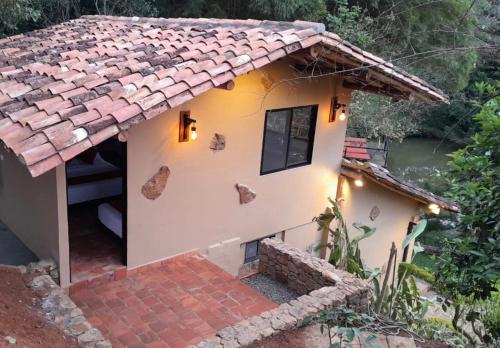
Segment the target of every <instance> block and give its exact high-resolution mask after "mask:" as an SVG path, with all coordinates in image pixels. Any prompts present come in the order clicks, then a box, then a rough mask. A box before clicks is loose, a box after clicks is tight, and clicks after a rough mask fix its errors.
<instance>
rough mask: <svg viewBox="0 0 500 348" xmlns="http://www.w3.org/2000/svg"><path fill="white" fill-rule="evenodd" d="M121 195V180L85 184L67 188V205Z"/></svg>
mask: <svg viewBox="0 0 500 348" xmlns="http://www.w3.org/2000/svg"><path fill="white" fill-rule="evenodd" d="M121 194H122V178H121V177H118V178H111V179H106V180H99V181H91V182H85V183H82V184H77V185H70V186H68V204H69V205H72V204H77V203H82V202H88V201H93V200H96V199H101V198H106V197H114V196H119V195H121Z"/></svg>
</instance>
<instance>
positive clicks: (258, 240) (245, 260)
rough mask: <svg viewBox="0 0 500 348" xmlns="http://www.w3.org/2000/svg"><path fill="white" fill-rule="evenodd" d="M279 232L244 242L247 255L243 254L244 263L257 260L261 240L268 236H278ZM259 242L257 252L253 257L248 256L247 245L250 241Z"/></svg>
mask: <svg viewBox="0 0 500 348" xmlns="http://www.w3.org/2000/svg"><path fill="white" fill-rule="evenodd" d="M276 235H277V234H271V235H269V236H265V237H262V238H259V239H254V240H249V241H248V242H246V243H244V244H245V255H243V264H247V263H251V262H254V261H255V260H258V259H259V249H260V242H261V241H263V240H264V239H266V238H276ZM255 242H257V254H256V255H255V256H252V257H248V258H247V245H248V244H250V243H255Z"/></svg>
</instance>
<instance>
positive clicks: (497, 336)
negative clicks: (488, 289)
mask: <svg viewBox="0 0 500 348" xmlns="http://www.w3.org/2000/svg"><path fill="white" fill-rule="evenodd" d="M479 321H480V322H481V323H482V324H483V327H484V330H485V333H486V334H487V335H489V336H490V337H491V339H492V340H494V341H496V342H497V343H500V298H498V297H491V298H489V299H487V300H484V301H482V302H481V303H480V305H479Z"/></svg>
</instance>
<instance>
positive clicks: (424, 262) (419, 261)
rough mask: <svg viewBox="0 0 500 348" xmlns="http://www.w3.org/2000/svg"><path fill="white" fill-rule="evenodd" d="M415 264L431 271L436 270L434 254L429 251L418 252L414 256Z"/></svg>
mask: <svg viewBox="0 0 500 348" xmlns="http://www.w3.org/2000/svg"><path fill="white" fill-rule="evenodd" d="M413 264H414V265H416V266H418V267H420V268H423V269H426V270H428V271H430V272H435V271H436V265H435V260H434V256H433V255H431V254H427V253H418V254H417V255H415V257H414V258H413Z"/></svg>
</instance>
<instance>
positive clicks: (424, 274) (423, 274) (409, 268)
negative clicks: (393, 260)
mask: <svg viewBox="0 0 500 348" xmlns="http://www.w3.org/2000/svg"><path fill="white" fill-rule="evenodd" d="M405 270H406V272H407V273H408V274H411V275H413V276H415V277H417V278H419V279H422V280H425V281H426V282H428V283H430V284H434V282H435V280H436V279H435V278H434V275H433V274H432V273H430V272H429V271H426V270H425V269H423V268H420V267H418V266H417V265H415V264H413V263H407V262H401V263H400V264H399V275H400V276H401V275H402V274H403V272H404V271H405Z"/></svg>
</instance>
